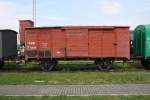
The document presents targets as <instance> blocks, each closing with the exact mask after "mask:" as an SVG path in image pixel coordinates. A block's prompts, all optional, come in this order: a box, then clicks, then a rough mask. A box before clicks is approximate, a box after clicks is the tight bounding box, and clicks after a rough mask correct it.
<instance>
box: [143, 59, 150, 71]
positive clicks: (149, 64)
mask: <svg viewBox="0 0 150 100" xmlns="http://www.w3.org/2000/svg"><path fill="white" fill-rule="evenodd" d="M141 64H142V66H143V67H144V68H145V69H150V60H145V59H142V60H141Z"/></svg>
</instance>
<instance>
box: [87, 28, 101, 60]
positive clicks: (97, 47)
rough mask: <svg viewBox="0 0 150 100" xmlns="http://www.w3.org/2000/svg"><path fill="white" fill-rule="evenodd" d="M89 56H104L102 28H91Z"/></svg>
mask: <svg viewBox="0 0 150 100" xmlns="http://www.w3.org/2000/svg"><path fill="white" fill-rule="evenodd" d="M89 56H90V57H101V56H102V30H89Z"/></svg>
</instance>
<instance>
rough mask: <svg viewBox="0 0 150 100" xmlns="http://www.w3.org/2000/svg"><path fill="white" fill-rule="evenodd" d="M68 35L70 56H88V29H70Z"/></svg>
mask: <svg viewBox="0 0 150 100" xmlns="http://www.w3.org/2000/svg"><path fill="white" fill-rule="evenodd" d="M66 37H67V46H66V47H67V56H68V57H88V30H87V29H68V30H66Z"/></svg>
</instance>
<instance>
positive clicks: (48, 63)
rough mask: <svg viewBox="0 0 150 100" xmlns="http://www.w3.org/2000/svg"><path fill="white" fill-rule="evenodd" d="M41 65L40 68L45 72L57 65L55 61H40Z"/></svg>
mask: <svg viewBox="0 0 150 100" xmlns="http://www.w3.org/2000/svg"><path fill="white" fill-rule="evenodd" d="M41 65H42V66H41V69H42V70H43V71H45V72H48V71H52V70H53V69H54V68H55V66H56V65H57V61H54V60H53V61H42V62H41Z"/></svg>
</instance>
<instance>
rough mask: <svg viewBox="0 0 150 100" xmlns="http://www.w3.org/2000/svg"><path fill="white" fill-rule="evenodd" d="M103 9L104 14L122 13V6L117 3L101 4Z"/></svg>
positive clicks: (103, 2)
mask: <svg viewBox="0 0 150 100" xmlns="http://www.w3.org/2000/svg"><path fill="white" fill-rule="evenodd" d="M101 9H102V11H103V12H104V13H107V14H118V13H120V12H121V9H122V5H121V4H120V3H119V2H116V1H112V0H109V1H102V2H101Z"/></svg>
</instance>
